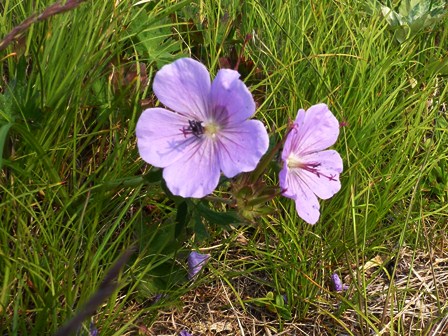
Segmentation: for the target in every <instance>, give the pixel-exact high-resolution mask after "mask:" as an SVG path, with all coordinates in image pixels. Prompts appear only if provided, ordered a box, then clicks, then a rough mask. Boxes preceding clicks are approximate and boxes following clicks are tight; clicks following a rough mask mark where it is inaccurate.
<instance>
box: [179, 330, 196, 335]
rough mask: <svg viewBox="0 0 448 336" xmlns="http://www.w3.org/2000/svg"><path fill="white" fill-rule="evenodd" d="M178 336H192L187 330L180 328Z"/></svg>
mask: <svg viewBox="0 0 448 336" xmlns="http://www.w3.org/2000/svg"><path fill="white" fill-rule="evenodd" d="M179 336H193V335H191V334H190V333H189V332H188V331H186V330H182V331H181V332H180V333H179Z"/></svg>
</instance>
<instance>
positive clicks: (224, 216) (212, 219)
mask: <svg viewBox="0 0 448 336" xmlns="http://www.w3.org/2000/svg"><path fill="white" fill-rule="evenodd" d="M197 211H198V213H199V214H200V215H201V216H202V217H204V218H205V219H206V220H207V221H208V222H209V223H211V224H218V225H221V226H228V225H230V224H236V223H241V222H242V221H241V219H240V218H239V216H238V213H237V212H236V211H227V212H217V211H214V210H212V209H210V208H209V207H207V206H205V205H204V204H202V203H200V204H198V206H197Z"/></svg>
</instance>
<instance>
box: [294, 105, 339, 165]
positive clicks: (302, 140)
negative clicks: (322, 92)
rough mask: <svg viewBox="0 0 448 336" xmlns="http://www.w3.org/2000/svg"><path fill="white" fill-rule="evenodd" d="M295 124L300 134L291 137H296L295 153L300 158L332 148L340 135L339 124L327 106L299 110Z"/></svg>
mask: <svg viewBox="0 0 448 336" xmlns="http://www.w3.org/2000/svg"><path fill="white" fill-rule="evenodd" d="M294 124H295V127H296V128H297V131H298V132H295V133H292V132H291V133H290V136H295V137H296V139H292V140H294V142H295V144H296V145H295V146H294V152H295V153H297V154H299V155H300V156H303V155H304V154H307V153H312V152H317V151H321V150H323V149H326V148H328V147H330V146H332V145H333V144H334V143H335V142H336V140H337V138H338V135H339V122H338V120H337V119H336V117H335V116H334V115H333V113H331V111H330V110H329V109H328V106H327V105H325V104H317V105H313V106H311V107H310V108H309V109H308V110H307V111H306V112H305V110H302V109H301V110H299V112H298V114H297V118H296V120H295V122H294ZM293 134H294V135H293Z"/></svg>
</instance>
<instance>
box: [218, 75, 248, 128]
mask: <svg viewBox="0 0 448 336" xmlns="http://www.w3.org/2000/svg"><path fill="white" fill-rule="evenodd" d="M239 77H240V74H239V73H238V72H237V71H235V70H230V69H221V70H219V72H218V74H217V75H216V77H215V79H214V80H213V83H212V88H211V105H212V109H211V112H212V115H213V117H214V119H215V120H216V121H217V122H219V123H220V124H221V125H225V124H227V123H229V122H230V123H232V124H233V123H238V122H242V121H244V120H246V119H248V118H250V117H251V116H252V115H253V114H254V113H255V102H254V98H253V97H252V94H251V93H250V92H249V89H248V88H247V86H246V85H245V84H244V83H243V82H242V81H241V80H240V79H239ZM222 111H226V112H227V113H221V112H222Z"/></svg>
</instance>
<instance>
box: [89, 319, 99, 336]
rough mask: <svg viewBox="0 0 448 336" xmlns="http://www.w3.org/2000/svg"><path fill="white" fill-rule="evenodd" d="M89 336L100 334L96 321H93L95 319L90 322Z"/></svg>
mask: <svg viewBox="0 0 448 336" xmlns="http://www.w3.org/2000/svg"><path fill="white" fill-rule="evenodd" d="M89 336H99V332H98V329H97V328H96V326H95V323H93V321H91V322H90V326H89Z"/></svg>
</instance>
